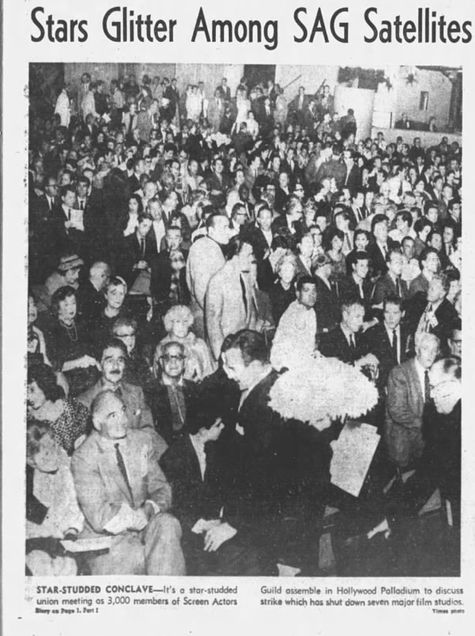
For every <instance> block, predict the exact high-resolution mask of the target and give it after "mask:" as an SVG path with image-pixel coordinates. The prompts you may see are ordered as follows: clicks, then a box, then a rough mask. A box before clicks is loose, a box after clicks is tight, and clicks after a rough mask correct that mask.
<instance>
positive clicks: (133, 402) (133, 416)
mask: <svg viewBox="0 0 475 636" xmlns="http://www.w3.org/2000/svg"><path fill="white" fill-rule="evenodd" d="M120 389H121V398H122V400H123V401H124V404H125V408H126V413H127V417H128V419H129V427H130V428H132V429H137V428H152V429H153V419H152V413H151V412H150V409H149V408H148V406H147V405H146V403H145V398H144V393H143V390H142V389H141V387H139V386H135V385H134V384H128V383H127V382H121V383H120ZM102 391H104V386H103V384H102V379H101V380H99V381H98V382H96V384H95V385H94V386H92V387H91V388H90V389H88V390H87V391H85V392H84V393H82V394H81V395H80V396H79V397H78V400H79V401H80V402H81V403H82V404H84V406H87V408H88V409H90V408H91V404H92V402H93V400H94V398H95V397H96V395H99V393H101V392H102Z"/></svg>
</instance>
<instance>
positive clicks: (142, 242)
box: [140, 236, 145, 258]
mask: <svg viewBox="0 0 475 636" xmlns="http://www.w3.org/2000/svg"><path fill="white" fill-rule="evenodd" d="M140 254H141V255H142V258H144V257H145V239H144V237H143V236H142V238H141V239H140Z"/></svg>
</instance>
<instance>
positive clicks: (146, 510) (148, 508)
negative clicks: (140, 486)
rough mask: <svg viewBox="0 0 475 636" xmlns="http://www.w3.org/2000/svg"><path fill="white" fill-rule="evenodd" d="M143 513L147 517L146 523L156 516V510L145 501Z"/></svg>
mask: <svg viewBox="0 0 475 636" xmlns="http://www.w3.org/2000/svg"><path fill="white" fill-rule="evenodd" d="M143 511H144V513H145V516H146V517H147V521H150V519H151V518H152V517H154V516H155V515H156V510H155V508H154V507H153V505H152V504H151V503H150V501H146V502H145V503H144V506H143Z"/></svg>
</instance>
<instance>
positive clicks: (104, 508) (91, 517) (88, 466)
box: [71, 430, 171, 536]
mask: <svg viewBox="0 0 475 636" xmlns="http://www.w3.org/2000/svg"><path fill="white" fill-rule="evenodd" d="M121 452H122V455H123V457H124V461H125V464H126V471H127V476H128V480H129V484H130V488H131V491H132V497H131V495H130V492H129V489H128V487H127V484H126V482H125V480H124V477H123V476H122V473H121V471H120V469H119V466H118V464H117V457H116V453H115V448H114V446H113V444H112V443H111V442H109V441H108V440H105V439H104V438H103V437H102V436H101V435H100V434H99V433H98V432H97V431H96V430H94V431H93V432H92V433H91V434H90V435H89V437H88V438H87V439H86V440H85V442H84V443H83V444H82V445H81V446H80V447H79V448H78V449H77V450H76V451H75V453H74V455H73V459H72V464H71V469H72V474H73V478H74V483H75V486H76V492H77V496H78V501H79V505H80V507H81V510H82V512H83V513H84V516H85V518H86V527H85V529H84V533H83V534H84V535H85V536H98V535H102V534H104V533H105V532H106V530H105V526H106V525H107V524H108V522H110V521H111V520H112V519H114V520H115V522H116V524H117V527H120V525H121V522H122V519H123V518H124V507H127V506H128V507H130V508H132V509H138V508H140V507H141V506H143V505H144V503H145V501H147V500H151V501H153V502H155V503H156V504H157V505H158V506H159V508H160V511H161V512H165V511H166V510H167V509H168V508H169V507H170V504H171V488H170V486H169V484H168V483H167V481H166V479H165V476H164V475H163V473H162V471H161V469H160V467H159V465H158V462H157V459H156V455H155V453H154V448H153V445H152V444H151V441H150V438H149V437H148V436H147V435H146V433H145V432H143V431H136V430H129V431H128V433H127V441H126V444H125V448H123V449H121ZM126 532H127V522H126V520H125V519H124V522H123V529H122V530H121V532H120V533H126ZM114 534H115V533H114ZM117 534H119V533H117Z"/></svg>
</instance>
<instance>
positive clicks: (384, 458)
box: [26, 73, 462, 576]
mask: <svg viewBox="0 0 475 636" xmlns="http://www.w3.org/2000/svg"><path fill="white" fill-rule="evenodd" d="M36 88H38V87H36ZM208 91H209V87H206V88H205V86H204V84H203V83H202V82H199V83H198V84H197V85H193V86H191V85H190V86H188V87H187V89H186V91H184V94H183V95H180V94H179V91H178V88H177V80H176V79H174V78H172V79H168V78H162V79H160V78H159V77H154V78H149V77H148V76H146V75H144V76H143V77H142V78H141V80H140V81H139V82H138V81H137V80H136V78H135V77H134V76H133V75H129V76H126V77H120V78H115V79H112V80H111V81H110V84H107V83H106V82H104V81H102V80H98V81H94V78H92V77H91V76H90V74H89V73H84V74H83V75H82V77H81V79H80V82H79V83H78V89H77V90H72V88H71V87H70V86H68V85H65V86H64V87H62V88H60V90H59V91H58V94H57V95H55V96H54V99H50V100H49V101H48V99H47V98H46V97H45V96H43V99H42V100H36V101H34V100H32V102H31V106H30V128H29V138H30V146H29V299H28V378H27V431H26V434H27V443H26V474H27V480H26V486H27V494H26V504H27V511H26V514H27V542H26V552H27V559H26V564H27V571H28V572H29V573H30V574H33V575H37V574H65V573H70V574H75V573H80V574H144V573H145V574H177V575H182V574H190V575H197V574H199V575H201V574H203V575H205V574H207V575H253V576H255V575H269V574H277V573H281V574H282V573H294V574H295V573H299V574H300V575H305V574H311V575H316V574H323V573H324V568H323V565H322V560H321V544H320V537H321V536H322V534H323V532H324V531H325V529H328V528H331V535H332V541H333V553H334V566H333V567H334V570H332V573H336V574H337V575H341V574H353V575H355V574H357V573H361V572H362V571H363V572H366V571H368V572H371V573H373V574H374V573H375V572H377V573H379V574H386V575H389V574H395V573H399V574H405V575H408V574H410V573H411V570H410V568H411V566H414V563H409V562H408V561H407V559H406V561H405V565H404V567H405V568H406V570H404V571H402V572H401V571H399V572H398V567H401V566H400V565H399V566H398V563H400V560H399V557H398V554H399V553H398V537H399V542H400V543H401V541H402V543H404V541H405V540H406V539H407V534H406V535H404V532H406V533H407V532H409V534H410V533H411V532H415V530H414V527H415V526H414V523H415V521H414V520H417V518H418V513H419V512H420V510H421V508H422V507H423V506H424V504H426V502H427V501H428V500H429V499H430V497H431V496H432V495H433V493H434V492H435V491H437V492H438V493H439V498H440V506H441V508H442V509H443V510H444V511H445V513H446V515H445V517H446V523H445V524H444V526H443V529H442V530H441V532H443V534H444V541H446V543H444V546H445V547H446V548H447V549H446V550H445V552H446V554H447V555H450V559H449V561H448V564H446V565H445V566H444V565H442V564H440V563H439V566H440V568H441V570H440V574H443V573H444V572H445V571H446V570H444V569H443V568H444V567H447V568H449V570H450V568H452V570H456V569H457V568H458V567H459V555H458V550H459V547H458V544H459V534H460V455H461V448H460V444H461V440H460V396H461V347H462V335H461V334H462V331H461V188H462V178H461V159H462V157H461V147H460V145H459V144H458V143H457V142H455V141H454V142H452V143H449V141H448V140H447V138H444V137H442V138H441V139H440V143H438V144H437V145H436V146H431V147H423V145H422V143H421V139H420V138H418V137H409V136H408V135H407V134H406V133H403V134H402V136H400V137H397V139H396V141H395V142H392V143H389V142H387V141H386V140H385V138H384V136H383V135H382V134H381V133H379V134H378V135H377V137H376V138H370V137H368V138H367V139H364V138H363V139H361V138H358V131H357V124H356V119H355V116H354V112H353V110H352V109H349V110H348V112H347V113H346V114H344V115H341V116H340V115H339V114H338V113H335V112H334V105H333V98H332V95H331V91H330V88H329V86H327V85H324V86H322V87H320V88H319V90H318V91H317V93H316V94H309V92H308V90H307V89H306V88H305V87H303V86H302V87H299V88H298V89H293V88H292V87H291V88H288V89H287V90H286V91H283V90H282V89H281V88H280V87H279V86H277V85H274V84H273V83H272V82H267V83H265V84H258V85H257V86H249V85H248V82H247V80H246V78H245V77H244V78H242V80H241V82H240V84H239V85H238V87H237V89H236V90H235V91H231V90H230V88H229V87H228V85H227V80H226V79H225V78H223V79H222V80H221V81H220V82H219V85H218V86H216V87H215V89H214V90H213V91H211V92H212V95H211V93H210V92H208ZM39 92H40V91H39V90H37V91H36V95H38V94H39ZM295 92H296V93H297V94H296V95H295ZM287 93H288V95H289V97H288V96H287ZM308 355H311V356H314V357H319V356H325V357H333V358H337V359H338V360H340V361H342V362H344V363H347V364H349V365H353V366H354V367H357V368H359V369H361V371H362V373H364V374H366V376H367V377H368V378H369V379H370V380H371V382H372V383H374V385H375V386H376V387H377V390H378V395H379V401H378V403H377V405H376V406H375V407H374V408H373V409H372V410H371V411H370V412H369V413H367V414H366V415H365V416H363V417H362V418H361V420H360V421H361V422H366V423H369V424H371V425H372V426H374V427H376V430H377V432H378V433H379V434H380V436H381V442H380V444H379V446H378V449H377V452H376V454H375V456H374V459H373V462H372V464H371V467H370V470H369V472H368V475H367V478H366V480H365V484H364V487H363V490H362V492H361V494H360V496H359V497H354V496H351V495H349V494H348V493H346V492H344V491H342V490H340V489H339V488H336V487H335V486H333V485H332V483H331V473H330V467H331V459H332V442H333V441H334V440H335V439H337V438H338V435H339V433H340V431H341V430H342V427H343V426H344V425H345V422H344V421H334V422H332V423H331V426H330V427H329V428H327V429H325V430H317V429H316V428H314V427H312V426H310V425H309V424H308V423H306V422H298V421H290V420H285V419H284V418H283V417H282V416H281V415H279V414H278V413H277V412H276V411H274V410H273V409H272V408H271V406H270V404H269V393H270V391H271V389H272V386H273V384H274V383H275V382H276V380H277V379H278V378H279V377H281V376H282V374H285V373H286V372H287V370H288V369H290V368H292V367H293V365H295V364H296V363H298V361H299V359H301V358H303V357H305V356H308ZM353 425H356V426H357V425H358V422H356V423H353ZM349 470H350V466H349ZM330 507H331V508H330ZM335 509H336V510H337V511H338V512H337V513H336V514H333V515H330V516H329V515H328V511H329V510H333V511H334V510H335ZM401 528H403V529H405V530H404V531H403V530H401ZM401 536H404V537H405V538H406V539H401ZM410 538H411V539H412V538H413V536H412V535H411V534H410ZM83 539H88V540H90V541H89V543H88V544H87V545H88V547H87V550H86V548H84V550H83V551H71V550H68V549H67V548H65V545H66V546H67V545H68V544H65V543H64V542H63V543H61V541H64V540H70V541H72V542H75V544H76V545H80V541H81V540H83ZM99 539H101V540H104V539H106V540H107V541H106V543H101V542H100V541H96V543H94V541H95V540H99ZM375 541H376V542H377V543H378V549H377V550H376V548H375V547H374V546H375ZM69 545H71V544H69ZM355 546H356V547H355ZM447 546H448V547H447ZM376 552H377V553H378V555H379V556H378V558H380V557H381V555H383V556H384V559H383V560H384V565H381V563H379V565H378V566H377V567H379V568H380V570H374V569H373V570H372V569H371V568H376V565H374V562H373V561H374V559H373V556H374V554H375V553H376ZM362 555H366V556H365V558H362ZM388 555H389V556H388ZM390 557H391V558H390ZM381 558H383V557H381ZM447 558H448V557H447ZM371 563H372V565H369V564H371ZM361 568H363V569H361ZM365 568H367V569H366V570H365ZM368 568H369V569H368ZM452 570H450V571H452ZM414 573H416V574H417V573H418V572H414Z"/></svg>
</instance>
